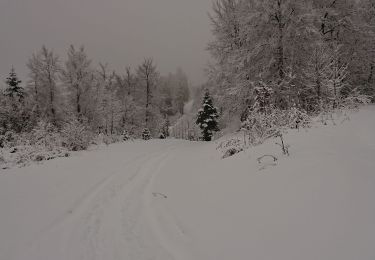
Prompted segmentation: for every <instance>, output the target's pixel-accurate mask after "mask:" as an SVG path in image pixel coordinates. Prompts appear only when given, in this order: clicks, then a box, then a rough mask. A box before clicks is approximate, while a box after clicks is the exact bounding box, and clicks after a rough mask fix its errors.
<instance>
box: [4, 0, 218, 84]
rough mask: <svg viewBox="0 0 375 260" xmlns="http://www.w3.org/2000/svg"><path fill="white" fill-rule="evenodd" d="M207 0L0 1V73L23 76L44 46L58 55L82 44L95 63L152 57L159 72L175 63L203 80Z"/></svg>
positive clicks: (122, 63)
mask: <svg viewBox="0 0 375 260" xmlns="http://www.w3.org/2000/svg"><path fill="white" fill-rule="evenodd" d="M211 2H212V0H0V39H1V40H0V76H1V77H2V79H4V78H6V76H7V74H8V73H9V70H10V67H11V66H12V65H14V66H15V68H16V71H17V72H18V73H19V74H20V76H21V77H22V79H23V80H25V77H26V75H27V69H26V66H25V63H26V61H27V59H28V58H29V57H30V56H31V55H32V53H34V52H36V51H37V50H39V49H40V48H41V46H42V45H43V44H45V45H46V46H47V47H48V48H52V49H54V50H55V51H56V52H57V53H58V54H59V55H60V56H61V58H63V59H65V56H66V55H65V53H66V50H67V49H68V47H69V45H70V44H74V45H77V46H78V45H81V44H84V45H85V47H86V51H87V53H88V55H89V57H90V58H92V59H93V61H94V62H95V63H98V62H99V61H100V62H103V63H108V64H110V65H111V67H112V68H113V69H115V70H116V71H123V69H124V68H125V67H126V66H128V65H130V66H132V67H135V66H136V65H138V64H139V63H141V62H142V60H143V58H144V57H153V58H154V60H155V61H156V63H157V65H158V68H159V70H160V72H161V73H162V74H166V73H168V72H173V71H175V68H176V67H181V68H182V69H183V70H184V71H185V72H186V73H187V74H188V75H189V77H190V79H191V81H192V82H193V83H194V84H199V83H202V82H204V72H203V70H204V68H205V66H206V64H207V60H208V58H209V55H208V53H207V51H206V50H205V48H206V45H207V42H208V41H209V39H210V38H211V32H210V29H211V28H210V21H209V19H208V16H207V12H209V11H210V9H211Z"/></svg>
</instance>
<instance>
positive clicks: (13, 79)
mask: <svg viewBox="0 0 375 260" xmlns="http://www.w3.org/2000/svg"><path fill="white" fill-rule="evenodd" d="M21 82H22V81H21V80H19V79H18V77H17V74H16V72H15V70H14V68H13V67H12V69H11V71H10V73H9V76H8V77H7V79H6V81H5V83H6V85H7V87H6V89H5V92H4V95H5V96H7V97H10V98H15V97H17V98H18V99H19V101H21V100H22V99H23V98H24V90H23V87H21V86H20V84H21Z"/></svg>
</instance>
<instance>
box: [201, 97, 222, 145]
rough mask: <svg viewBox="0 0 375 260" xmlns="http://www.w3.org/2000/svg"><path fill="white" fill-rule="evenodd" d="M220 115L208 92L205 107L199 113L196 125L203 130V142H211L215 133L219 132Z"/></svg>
mask: <svg viewBox="0 0 375 260" xmlns="http://www.w3.org/2000/svg"><path fill="white" fill-rule="evenodd" d="M218 118H219V114H218V112H217V108H216V107H214V105H213V102H212V98H211V96H210V93H209V92H208V90H206V93H205V95H204V99H203V106H202V108H201V109H199V111H198V117H197V121H196V124H197V125H198V126H199V128H200V129H201V130H202V135H203V140H204V141H211V140H212V135H213V132H218V131H219V126H218V122H217V120H218Z"/></svg>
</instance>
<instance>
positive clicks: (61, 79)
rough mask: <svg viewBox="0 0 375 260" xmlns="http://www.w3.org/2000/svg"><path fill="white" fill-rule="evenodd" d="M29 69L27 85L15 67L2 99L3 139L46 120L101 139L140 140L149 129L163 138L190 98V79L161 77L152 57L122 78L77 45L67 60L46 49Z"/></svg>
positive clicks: (175, 75) (179, 75) (0, 126)
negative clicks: (84, 129)
mask: <svg viewBox="0 0 375 260" xmlns="http://www.w3.org/2000/svg"><path fill="white" fill-rule="evenodd" d="M26 66H27V68H28V71H29V74H28V80H27V81H26V83H25V84H22V81H21V80H19V79H18V77H17V74H16V72H15V69H14V68H12V70H11V72H10V74H9V76H8V78H7V80H6V86H5V91H4V92H3V93H1V94H0V135H4V134H5V133H6V132H8V131H12V132H15V133H23V132H30V131H32V130H33V129H34V128H35V126H37V125H38V123H39V122H40V121H43V122H48V123H50V124H52V125H53V126H54V127H56V128H58V129H59V128H60V129H61V128H62V127H63V126H64V124H66V123H69V122H71V121H74V120H75V121H77V122H79V123H80V124H82V125H84V126H85V127H87V129H89V130H90V131H91V132H93V133H96V134H99V133H102V134H106V135H115V134H117V135H118V134H122V133H123V132H124V131H126V132H127V133H128V134H130V135H133V136H134V137H139V136H141V134H142V131H143V129H144V128H148V129H149V130H150V134H151V135H152V136H157V135H158V134H159V133H160V132H161V131H162V130H163V127H164V128H165V123H166V122H168V123H169V122H170V121H173V120H174V119H175V118H176V117H178V116H179V115H180V114H182V113H183V107H184V104H185V102H186V101H188V99H189V80H188V77H187V76H186V74H185V73H184V72H183V71H182V70H181V69H177V70H176V72H174V73H169V74H168V75H167V76H161V75H160V73H159V71H158V69H157V66H156V64H155V62H154V61H153V59H151V58H147V59H145V60H144V62H143V63H142V64H140V65H139V66H138V67H136V68H135V69H132V68H131V67H126V68H125V70H124V71H123V72H122V73H118V72H115V71H111V70H110V69H108V65H107V64H102V63H99V64H98V65H94V64H93V62H92V60H91V59H90V58H89V57H88V55H87V54H86V51H85V48H84V47H80V48H76V47H74V46H73V45H71V46H70V47H69V49H68V52H67V57H66V59H65V60H63V59H61V58H60V57H59V56H58V55H57V54H56V53H55V52H54V51H53V50H51V49H48V48H47V47H45V46H43V47H42V48H41V49H40V50H39V51H38V52H36V53H34V54H33V55H32V56H31V57H30V58H29V60H28V62H27V64H26Z"/></svg>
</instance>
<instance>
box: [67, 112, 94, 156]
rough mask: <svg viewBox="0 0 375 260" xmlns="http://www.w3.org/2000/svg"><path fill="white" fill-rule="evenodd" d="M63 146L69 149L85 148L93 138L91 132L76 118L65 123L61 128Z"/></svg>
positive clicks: (78, 149)
mask: <svg viewBox="0 0 375 260" xmlns="http://www.w3.org/2000/svg"><path fill="white" fill-rule="evenodd" d="M61 137H62V144H63V147H66V148H67V149H68V150H71V151H81V150H86V149H87V148H88V147H89V145H90V144H91V141H92V140H93V136H92V133H91V132H90V131H88V129H87V127H86V126H85V125H84V124H82V123H81V122H79V121H78V120H77V119H72V120H71V121H69V122H67V123H65V124H64V125H63V127H62V129H61Z"/></svg>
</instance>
